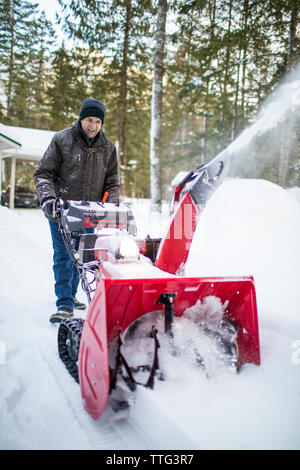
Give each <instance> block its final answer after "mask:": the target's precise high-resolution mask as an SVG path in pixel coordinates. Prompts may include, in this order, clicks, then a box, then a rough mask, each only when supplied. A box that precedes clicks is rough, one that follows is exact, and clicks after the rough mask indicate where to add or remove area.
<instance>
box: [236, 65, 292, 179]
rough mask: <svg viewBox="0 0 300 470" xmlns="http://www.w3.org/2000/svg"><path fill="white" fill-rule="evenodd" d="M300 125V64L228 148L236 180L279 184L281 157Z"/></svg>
mask: <svg viewBox="0 0 300 470" xmlns="http://www.w3.org/2000/svg"><path fill="white" fill-rule="evenodd" d="M291 124H292V125H293V128H294V129H296V127H298V126H299V125H300V64H299V65H298V66H297V68H296V69H295V71H293V72H292V73H290V74H289V75H288V76H287V77H286V79H285V81H284V82H283V83H282V84H281V85H279V86H278V87H277V88H276V89H275V90H274V92H273V93H272V94H271V95H270V96H269V98H268V99H267V100H266V101H265V102H264V104H263V106H262V109H261V111H260V113H259V114H258V116H257V118H256V120H255V122H254V123H253V124H252V125H251V126H250V127H248V128H247V129H245V130H244V131H243V132H242V133H241V134H240V135H239V136H238V137H237V138H236V139H235V140H234V141H233V142H232V143H231V144H230V145H229V147H228V149H227V150H228V152H229V154H230V157H231V174H232V175H233V176H240V177H251V178H256V177H260V178H266V179H271V180H272V181H274V182H277V181H278V170H277V169H278V166H279V159H280V154H281V153H282V149H283V146H284V145H287V144H288V143H289V140H291V139H292V136H291V132H290V129H291V127H292V126H291Z"/></svg>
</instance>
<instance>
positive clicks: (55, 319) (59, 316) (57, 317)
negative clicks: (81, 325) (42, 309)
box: [49, 307, 74, 323]
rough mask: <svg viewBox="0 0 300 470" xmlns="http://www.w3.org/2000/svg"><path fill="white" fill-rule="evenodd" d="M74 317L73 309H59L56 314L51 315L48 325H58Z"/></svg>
mask: <svg viewBox="0 0 300 470" xmlns="http://www.w3.org/2000/svg"><path fill="white" fill-rule="evenodd" d="M73 316H74V313H73V309H72V308H70V307H59V308H58V310H57V312H56V313H53V315H51V317H50V320H49V321H50V323H60V322H61V321H62V320H65V319H66V318H72V317H73Z"/></svg>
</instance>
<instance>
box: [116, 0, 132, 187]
mask: <svg viewBox="0 0 300 470" xmlns="http://www.w3.org/2000/svg"><path fill="white" fill-rule="evenodd" d="M130 26H131V0H126V23H125V30H124V43H123V58H122V69H121V75H120V92H119V109H118V117H117V142H118V145H117V149H118V160H119V167H120V183H121V194H122V195H125V193H126V187H125V169H126V165H127V142H126V121H127V106H126V97H127V72H128V71H127V66H128V48H129V33H130Z"/></svg>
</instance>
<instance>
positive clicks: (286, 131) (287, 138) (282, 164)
mask: <svg viewBox="0 0 300 470" xmlns="http://www.w3.org/2000/svg"><path fill="white" fill-rule="evenodd" d="M298 15H299V4H298V0H292V4H291V19H290V42H289V56H288V64H287V71H288V72H290V71H292V70H293V68H294V65H295V44H296V28H297V22H298ZM291 139H292V120H291V119H290V118H289V117H288V118H287V119H286V121H285V122H284V123H283V125H282V133H281V145H280V160H279V171H278V183H279V184H280V186H282V187H285V186H286V184H287V175H288V170H289V153H290V152H289V149H290V144H291Z"/></svg>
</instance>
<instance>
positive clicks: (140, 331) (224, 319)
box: [56, 152, 260, 419]
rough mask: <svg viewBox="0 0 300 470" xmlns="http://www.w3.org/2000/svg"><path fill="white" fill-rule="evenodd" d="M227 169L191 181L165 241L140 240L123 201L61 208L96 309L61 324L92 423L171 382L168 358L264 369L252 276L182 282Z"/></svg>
mask: <svg viewBox="0 0 300 470" xmlns="http://www.w3.org/2000/svg"><path fill="white" fill-rule="evenodd" d="M228 165H229V163H228V155H227V154H226V152H223V153H221V154H220V155H218V156H217V157H215V158H214V159H213V160H212V161H211V162H209V163H208V164H206V165H200V166H198V167H196V168H195V170H193V171H190V172H189V173H188V174H187V175H186V176H185V177H184V179H183V180H182V181H181V182H180V183H179V184H178V185H177V186H176V188H175V191H174V197H173V203H172V213H171V216H170V220H169V223H168V227H167V230H166V233H165V235H164V237H163V238H161V239H153V238H150V237H147V238H146V239H145V240H139V239H138V238H137V236H136V235H137V229H136V224H135V220H134V216H133V213H132V210H131V206H130V205H128V204H125V203H123V202H121V203H120V204H112V203H106V202H105V203H101V202H89V201H66V202H64V201H62V200H58V201H57V211H56V214H57V221H58V224H59V228H60V231H61V233H62V236H63V238H64V242H65V245H66V247H67V249H68V251H69V254H70V256H71V257H72V259H73V261H74V263H75V265H76V267H77V269H78V272H79V275H80V279H81V283H82V288H83V290H84V291H85V292H86V294H87V298H88V301H89V308H88V312H87V315H86V319H85V320H84V319H82V318H72V319H68V320H64V321H62V322H61V324H60V326H59V330H58V351H59V356H60V358H61V360H62V361H63V362H64V364H65V366H66V367H67V369H68V371H69V372H70V374H71V375H72V376H73V377H74V378H75V380H76V381H77V382H78V383H79V384H80V388H81V395H82V398H83V400H84V403H85V408H86V410H87V411H88V413H89V414H90V415H91V416H92V417H93V418H94V419H98V418H99V417H100V416H101V415H102V413H103V411H104V409H105V407H106V405H107V403H108V401H110V403H111V404H112V405H113V407H114V408H115V409H120V408H123V407H126V406H128V399H127V397H128V395H130V394H134V391H135V389H136V388H137V387H138V386H143V387H148V388H154V387H155V381H156V380H164V379H165V377H166V376H167V373H166V371H164V368H163V366H162V364H161V360H160V359H161V355H162V354H164V351H166V350H168V351H169V353H170V354H171V355H172V357H173V358H174V357H175V358H176V357H181V356H182V355H187V356H188V359H189V360H190V361H191V362H192V363H193V364H194V365H195V366H196V367H199V368H200V369H202V370H205V372H206V374H207V375H209V374H210V368H211V367H212V366H211V365H212V363H214V364H218V365H222V366H224V367H227V368H229V369H230V370H232V371H233V372H238V371H239V370H240V369H241V367H242V366H243V365H244V364H246V363H252V364H256V365H259V364H260V348H259V335H258V320H257V306H256V295H255V287H254V281H253V278H252V276H245V277H228V278H227V277H186V276H184V266H185V263H186V261H187V258H188V254H189V250H190V246H191V243H192V240H193V235H194V233H195V230H196V227H197V223H198V221H199V218H200V216H201V213H202V212H203V210H204V208H205V205H206V203H207V201H208V199H209V198H210V197H211V196H212V194H213V193H214V191H215V190H216V189H217V188H218V186H219V185H220V184H221V183H222V181H223V180H224V177H225V176H226V174H227V171H228ZM199 262H201V260H199ZM208 344H209V346H207V345H208ZM212 356H213V358H212Z"/></svg>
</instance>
